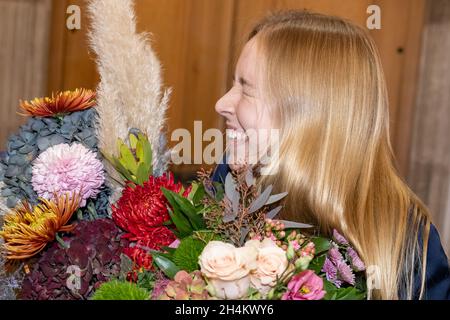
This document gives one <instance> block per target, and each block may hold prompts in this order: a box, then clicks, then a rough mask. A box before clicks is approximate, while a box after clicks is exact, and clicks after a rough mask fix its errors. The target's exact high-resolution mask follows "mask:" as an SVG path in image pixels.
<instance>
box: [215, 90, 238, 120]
mask: <svg viewBox="0 0 450 320" xmlns="http://www.w3.org/2000/svg"><path fill="white" fill-rule="evenodd" d="M231 91H232V89H231V90H230V91H228V92H227V93H226V94H225V95H224V96H223V97H222V98H220V99H219V100H218V101H217V103H216V106H215V109H216V112H217V113H218V114H220V115H221V116H223V117H227V116H228V117H229V116H232V115H234V114H235V107H236V101H234V100H235V99H233V94H232V92H231Z"/></svg>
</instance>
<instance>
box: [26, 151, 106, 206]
mask: <svg viewBox="0 0 450 320" xmlns="http://www.w3.org/2000/svg"><path fill="white" fill-rule="evenodd" d="M32 173H33V176H32V178H31V183H32V185H33V189H34V190H35V191H36V193H37V194H38V195H39V196H40V197H42V198H45V199H53V197H54V195H55V194H56V195H60V196H61V195H64V194H66V193H70V194H73V193H79V194H80V195H81V198H82V200H81V203H80V206H81V207H84V206H85V205H86V200H87V199H89V198H95V196H97V194H98V193H99V192H100V188H101V186H102V185H103V183H104V181H105V176H104V171H103V164H102V163H101V161H100V160H98V159H97V157H96V155H95V153H94V152H92V151H90V150H89V149H87V148H86V147H84V146H83V145H81V144H78V143H73V144H72V145H69V144H65V143H62V144H58V145H56V146H53V147H50V148H48V149H47V150H45V151H44V152H42V153H41V154H40V155H39V156H38V157H37V159H36V160H35V161H34V163H33V168H32Z"/></svg>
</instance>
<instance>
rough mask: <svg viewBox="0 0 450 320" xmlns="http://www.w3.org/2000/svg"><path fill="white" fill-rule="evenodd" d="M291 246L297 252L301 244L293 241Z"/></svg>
mask: <svg viewBox="0 0 450 320" xmlns="http://www.w3.org/2000/svg"><path fill="white" fill-rule="evenodd" d="M291 245H292V247H293V248H294V250H295V251H297V250H299V249H300V243H298V241H297V240H292V241H291Z"/></svg>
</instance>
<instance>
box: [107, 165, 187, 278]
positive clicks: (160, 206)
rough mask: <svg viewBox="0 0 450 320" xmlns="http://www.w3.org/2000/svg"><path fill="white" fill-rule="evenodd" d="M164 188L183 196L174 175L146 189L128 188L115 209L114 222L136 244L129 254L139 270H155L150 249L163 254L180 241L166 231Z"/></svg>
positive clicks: (156, 180) (153, 179) (154, 180)
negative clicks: (173, 243) (167, 247)
mask: <svg viewBox="0 0 450 320" xmlns="http://www.w3.org/2000/svg"><path fill="white" fill-rule="evenodd" d="M162 187H164V188H166V189H169V190H171V191H174V192H180V190H181V188H182V185H181V183H176V182H175V181H174V177H173V175H172V173H169V174H167V175H163V176H161V177H154V176H151V177H150V178H149V180H148V181H147V182H144V184H143V185H128V186H127V187H125V189H124V190H123V192H122V197H121V198H120V199H119V200H118V201H117V203H116V204H115V205H113V207H112V211H113V212H112V218H113V219H114V221H115V223H116V224H117V225H118V226H119V227H120V228H122V229H123V230H125V231H126V232H127V233H126V234H125V236H124V237H126V238H127V239H129V240H130V241H133V242H136V243H135V244H134V246H133V247H130V248H129V249H126V250H125V253H126V254H127V255H128V256H129V257H130V258H131V259H132V260H133V261H134V262H135V264H136V265H137V266H138V267H139V268H140V267H144V268H146V269H148V268H149V267H150V266H151V257H150V256H149V255H148V253H147V251H148V249H155V250H159V249H160V248H161V247H163V246H168V245H169V244H171V243H172V242H173V241H174V240H175V239H176V237H175V235H174V234H173V232H172V231H170V230H169V229H168V228H167V227H166V223H167V221H169V220H170V217H169V213H168V210H167V204H168V202H167V199H166V198H165V197H164V194H163V193H162V191H161V188H162ZM189 191H190V190H189V189H187V190H185V191H184V192H183V196H187V195H188V194H189Z"/></svg>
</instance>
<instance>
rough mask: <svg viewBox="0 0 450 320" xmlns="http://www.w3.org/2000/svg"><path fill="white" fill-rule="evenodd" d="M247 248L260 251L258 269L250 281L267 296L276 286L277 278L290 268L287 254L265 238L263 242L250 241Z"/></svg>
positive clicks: (251, 275)
mask: <svg viewBox="0 0 450 320" xmlns="http://www.w3.org/2000/svg"><path fill="white" fill-rule="evenodd" d="M245 246H246V247H251V248H257V250H258V255H257V259H256V263H257V268H256V269H255V270H253V271H252V272H251V273H250V281H251V284H252V286H253V287H254V288H255V289H257V290H258V291H259V292H260V293H261V294H263V295H266V294H267V293H268V292H269V291H270V289H271V288H272V287H273V286H274V285H275V282H276V279H277V277H278V276H280V275H281V274H282V273H283V272H284V271H285V270H286V268H287V267H288V259H287V257H286V252H285V251H284V250H283V249H281V248H280V247H278V246H277V245H276V244H275V242H273V241H272V240H271V239H270V238H265V239H264V240H263V241H262V242H260V241H258V240H250V241H247V242H246V244H245Z"/></svg>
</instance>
